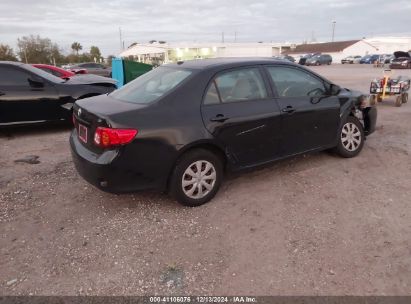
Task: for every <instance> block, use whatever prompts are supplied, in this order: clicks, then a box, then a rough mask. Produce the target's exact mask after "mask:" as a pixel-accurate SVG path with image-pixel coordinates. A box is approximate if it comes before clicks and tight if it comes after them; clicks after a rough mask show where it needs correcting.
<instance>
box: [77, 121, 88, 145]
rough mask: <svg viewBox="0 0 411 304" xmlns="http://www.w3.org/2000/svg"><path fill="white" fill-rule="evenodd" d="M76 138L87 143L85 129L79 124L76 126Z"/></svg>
mask: <svg viewBox="0 0 411 304" xmlns="http://www.w3.org/2000/svg"><path fill="white" fill-rule="evenodd" d="M78 138H80V140H81V141H82V142H84V143H85V144H86V143H87V127H86V126H84V125H82V124H80V123H79V124H78Z"/></svg>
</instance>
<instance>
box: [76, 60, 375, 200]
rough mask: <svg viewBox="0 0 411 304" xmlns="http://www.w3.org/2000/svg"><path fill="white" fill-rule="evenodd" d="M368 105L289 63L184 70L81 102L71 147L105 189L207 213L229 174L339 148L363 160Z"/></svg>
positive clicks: (172, 67)
mask: <svg viewBox="0 0 411 304" xmlns="http://www.w3.org/2000/svg"><path fill="white" fill-rule="evenodd" d="M366 101H367V99H365V98H364V96H363V95H362V94H361V93H358V92H355V91H351V90H348V89H343V88H340V87H339V86H337V85H335V84H333V83H332V82H330V81H328V80H326V79H324V78H323V77H321V76H319V75H318V74H316V73H314V72H312V71H310V70H307V69H305V68H303V67H300V66H298V65H296V64H293V63H290V62H287V61H285V60H274V59H242V58H230V59H229V58H220V59H206V60H193V61H187V62H179V63H176V64H167V65H163V66H160V67H158V68H156V69H154V70H152V71H150V72H148V73H146V74H144V75H143V76H141V77H139V78H137V79H136V80H134V81H132V82H130V83H129V84H127V85H125V86H124V87H122V88H120V89H118V90H116V91H115V92H113V93H111V94H108V95H101V96H97V97H92V98H87V99H83V100H78V101H77V102H76V103H75V105H74V106H73V116H74V121H75V128H74V130H73V132H72V133H71V136H70V146H71V151H72V156H73V161H74V163H75V166H76V168H77V170H78V172H79V173H80V175H81V176H82V177H83V178H84V179H86V180H87V181H88V182H90V183H91V184H93V185H95V186H96V187H98V188H100V189H102V190H104V191H108V192H114V193H121V192H131V191H137V190H142V189H158V190H162V191H168V192H169V193H170V194H171V195H172V196H173V197H175V198H176V199H177V200H178V201H179V202H180V203H182V204H184V205H187V206H198V205H201V204H203V203H206V202H207V201H209V200H210V199H212V198H213V197H214V195H215V194H216V193H217V191H218V189H219V187H220V185H221V182H222V180H223V176H224V172H226V171H233V170H234V171H238V170H242V169H247V168H251V167H254V166H258V165H262V164H267V163H270V162H272V161H275V160H279V159H283V158H286V157H289V156H292V155H296V154H301V153H307V152H314V151H320V150H325V149H330V148H335V150H336V152H337V153H338V154H340V155H341V156H343V157H354V156H356V155H357V154H358V153H359V152H360V151H361V149H362V148H363V144H364V140H365V136H366V135H368V134H370V133H372V132H373V131H374V129H375V123H376V116H377V113H376V109H375V108H374V107H371V106H369V105H367V104H366Z"/></svg>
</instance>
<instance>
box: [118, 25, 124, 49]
mask: <svg viewBox="0 0 411 304" xmlns="http://www.w3.org/2000/svg"><path fill="white" fill-rule="evenodd" d="M118 30H119V32H120V52H122V51H123V38H122V35H121V27H119V28H118Z"/></svg>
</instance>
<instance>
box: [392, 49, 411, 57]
mask: <svg viewBox="0 0 411 304" xmlns="http://www.w3.org/2000/svg"><path fill="white" fill-rule="evenodd" d="M394 57H395V58H410V57H411V56H410V53H408V52H402V51H398V52H394Z"/></svg>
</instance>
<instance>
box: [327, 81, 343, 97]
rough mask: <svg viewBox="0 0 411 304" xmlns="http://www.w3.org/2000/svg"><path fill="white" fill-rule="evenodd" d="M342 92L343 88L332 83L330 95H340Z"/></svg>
mask: <svg viewBox="0 0 411 304" xmlns="http://www.w3.org/2000/svg"><path fill="white" fill-rule="evenodd" d="M340 92H341V88H340V87H339V86H338V85H336V84H333V83H332V84H330V90H329V93H330V95H332V96H334V95H338V94H339V93H340Z"/></svg>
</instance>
